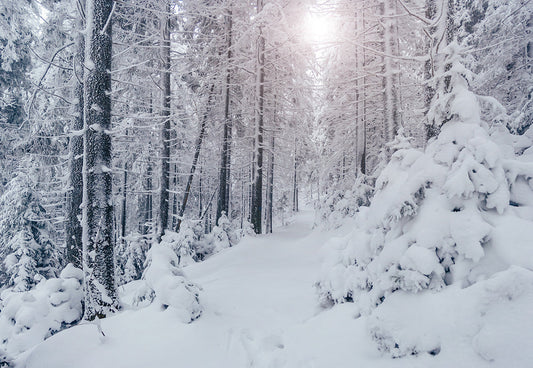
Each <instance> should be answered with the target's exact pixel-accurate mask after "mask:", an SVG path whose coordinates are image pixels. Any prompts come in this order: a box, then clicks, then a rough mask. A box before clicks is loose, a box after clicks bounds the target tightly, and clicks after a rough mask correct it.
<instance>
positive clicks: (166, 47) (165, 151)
mask: <svg viewBox="0 0 533 368" xmlns="http://www.w3.org/2000/svg"><path fill="white" fill-rule="evenodd" d="M166 12H167V14H166V15H165V19H164V22H163V24H162V33H163V34H162V36H163V47H162V49H161V54H162V55H161V59H162V61H163V68H162V69H163V71H162V72H161V79H162V81H163V109H162V111H161V117H162V121H163V126H162V128H161V184H160V186H161V188H160V189H161V192H160V195H159V221H160V224H159V228H158V233H157V241H158V242H160V241H161V237H162V236H163V234H164V233H165V230H166V229H167V228H168V210H169V184H170V180H169V174H170V97H171V96H170V94H171V91H170V16H169V15H168V14H169V13H170V3H168V2H167V4H166Z"/></svg>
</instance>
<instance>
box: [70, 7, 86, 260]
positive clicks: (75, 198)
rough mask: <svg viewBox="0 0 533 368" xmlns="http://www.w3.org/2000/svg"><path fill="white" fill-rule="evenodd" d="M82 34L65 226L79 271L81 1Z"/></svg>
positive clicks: (79, 42)
mask: <svg viewBox="0 0 533 368" xmlns="http://www.w3.org/2000/svg"><path fill="white" fill-rule="evenodd" d="M78 6H79V8H78V10H79V20H78V28H79V32H78V34H77V36H76V45H77V50H76V55H75V60H74V71H75V73H76V80H77V82H76V91H75V94H76V98H77V103H76V112H75V117H74V120H73V121H72V127H71V134H72V135H71V137H70V140H69V145H70V148H69V151H70V152H69V176H70V178H69V179H70V182H69V196H68V203H67V225H66V247H67V261H68V262H69V263H72V264H73V265H74V266H75V267H77V268H82V251H83V243H82V235H83V229H82V226H81V222H80V220H81V218H82V210H81V204H82V201H83V173H82V171H83V135H82V134H81V133H83V121H84V111H83V110H84V104H83V101H84V96H83V94H84V92H83V75H84V70H83V69H84V62H85V36H84V34H83V30H84V29H85V1H83V0H79V1H78Z"/></svg>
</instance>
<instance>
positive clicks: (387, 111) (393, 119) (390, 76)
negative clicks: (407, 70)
mask: <svg viewBox="0 0 533 368" xmlns="http://www.w3.org/2000/svg"><path fill="white" fill-rule="evenodd" d="M395 5H396V0H385V1H384V2H383V3H382V4H381V12H382V18H383V52H384V54H385V55H397V54H398V34H396V32H395V30H396V28H395V26H394V22H395V19H393V16H394V13H395ZM397 69H398V63H397V62H396V61H395V60H394V59H393V58H391V57H389V56H386V57H384V60H383V86H384V88H383V100H384V115H385V116H384V117H385V126H386V128H385V139H386V140H387V142H390V141H392V140H393V139H394V137H395V136H396V134H397V132H398V127H399V125H400V121H399V113H398V90H397V87H398V86H397V79H398V71H397Z"/></svg>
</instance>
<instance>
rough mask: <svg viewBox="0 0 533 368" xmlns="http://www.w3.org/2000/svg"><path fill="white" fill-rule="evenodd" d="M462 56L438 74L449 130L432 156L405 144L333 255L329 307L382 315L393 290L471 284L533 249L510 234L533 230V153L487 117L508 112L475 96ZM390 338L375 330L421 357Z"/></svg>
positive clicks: (440, 115) (435, 110)
mask: <svg viewBox="0 0 533 368" xmlns="http://www.w3.org/2000/svg"><path fill="white" fill-rule="evenodd" d="M460 54H461V48H460V47H459V46H458V45H457V44H456V43H452V44H450V45H449V46H447V48H446V49H445V57H446V60H445V62H446V63H447V64H449V65H450V69H449V70H448V71H447V72H445V73H443V74H442V75H440V76H438V78H441V80H444V79H445V78H446V79H448V80H449V83H450V88H449V89H448V91H449V92H448V93H437V94H436V95H435V97H434V99H433V102H432V104H431V107H430V111H429V114H430V116H429V118H430V119H431V120H432V121H434V122H436V123H438V122H441V123H442V122H446V123H445V124H444V125H442V126H436V128H437V129H438V130H440V134H439V135H438V136H437V137H436V138H434V139H432V140H431V141H430V142H429V144H428V146H427V148H426V149H425V150H424V151H420V150H417V149H414V148H409V147H407V146H406V145H405V144H403V145H402V146H403V148H401V149H399V150H398V151H396V152H395V153H394V154H393V155H392V157H391V160H390V162H389V164H388V165H387V166H386V167H385V168H384V169H383V172H382V173H381V175H380V176H379V177H378V179H377V182H376V193H375V196H374V198H373V199H372V200H371V203H370V205H369V206H368V207H362V208H361V209H360V212H359V214H358V216H357V217H356V221H355V229H354V230H353V232H352V233H351V234H349V235H348V236H346V237H344V238H340V239H336V240H333V241H332V242H331V243H330V244H329V247H330V249H331V254H332V257H331V258H330V259H329V260H328V261H327V262H326V265H325V267H324V274H323V276H322V278H321V279H320V280H319V281H318V283H317V287H318V290H319V293H320V297H321V301H322V303H323V305H331V304H334V303H343V302H354V303H356V305H357V308H358V309H359V310H360V312H361V313H363V314H367V313H372V311H373V310H374V308H376V307H377V306H378V305H380V304H381V303H382V302H383V301H385V300H386V299H387V297H389V296H390V295H391V294H392V293H396V292H405V293H418V292H422V291H423V290H428V289H429V290H433V291H439V290H442V289H443V288H445V287H447V286H449V285H455V286H456V287H467V286H469V285H472V284H474V283H476V282H478V281H479V280H482V279H484V278H487V277H490V276H491V275H492V274H493V273H494V272H497V271H500V270H503V269H505V268H507V267H508V266H509V265H512V264H521V260H520V259H511V258H512V257H509V254H519V253H517V252H516V251H515V250H516V249H522V248H523V249H525V248H524V247H527V246H528V245H527V244H523V243H524V242H523V240H522V241H519V240H517V241H515V242H512V243H510V242H509V241H507V240H506V239H507V238H506V237H507V236H508V232H512V231H513V230H512V228H513V227H512V226H514V225H513V224H517V223H521V224H523V226H525V227H531V225H533V224H532V221H533V219H532V218H531V216H530V215H529V214H528V211H527V210H525V209H521V207H522V206H527V205H528V203H531V199H533V189H532V186H531V180H532V178H533V165H531V163H530V162H528V161H530V159H531V156H530V154H531V153H530V152H528V151H526V152H525V153H522V152H523V148H520V147H516V150H515V146H513V145H514V143H513V142H516V141H517V140H516V139H515V138H512V136H511V135H510V133H509V132H508V131H507V130H506V128H505V127H504V126H502V125H495V126H494V127H492V128H491V127H490V125H489V124H487V122H485V121H483V120H482V119H481V109H480V102H483V103H492V104H493V105H496V106H494V107H498V106H497V103H495V102H494V101H493V99H490V98H485V97H481V96H477V95H475V94H474V93H472V92H471V91H470V90H469V80H470V73H469V72H468V70H467V69H466V68H465V67H464V66H463V64H462V62H461V61H462V60H461V55H460ZM515 151H516V152H517V153H518V155H517V153H516V152H515ZM513 198H516V199H513ZM510 219H512V220H510ZM384 333H385V332H383V331H378V330H376V331H374V338H375V339H376V340H377V342H378V344H380V348H382V349H383V350H386V351H389V352H391V353H392V354H393V355H395V356H400V355H404V354H409V353H413V351H416V349H415V350H410V349H411V347H405V346H399V347H398V344H397V342H395V341H394V340H393V339H388V338H387V339H385V338H384V336H385V335H383V334H384Z"/></svg>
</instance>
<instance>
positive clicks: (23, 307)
mask: <svg viewBox="0 0 533 368" xmlns="http://www.w3.org/2000/svg"><path fill="white" fill-rule="evenodd" d="M82 280H83V273H82V271H81V270H79V269H76V268H74V267H73V266H72V265H71V264H69V265H68V266H67V267H66V268H65V269H64V270H63V271H62V272H61V274H60V276H59V277H58V278H51V279H48V280H45V279H42V280H41V282H39V283H38V284H37V285H36V286H35V288H33V289H31V290H29V291H15V290H13V289H6V290H4V291H3V292H2V295H1V297H0V352H1V351H2V350H3V351H4V352H5V354H6V355H7V356H15V355H17V354H19V353H21V352H23V351H25V350H27V349H29V348H31V347H32V346H34V345H36V344H38V343H40V342H42V341H44V340H45V339H46V338H48V337H50V336H51V335H52V334H54V333H56V332H58V331H60V330H62V329H65V328H67V327H69V326H70V325H72V324H73V323H76V322H77V321H79V320H80V319H81V316H82V299H83V290H82ZM0 355H1V353H0ZM0 361H1V357H0Z"/></svg>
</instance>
